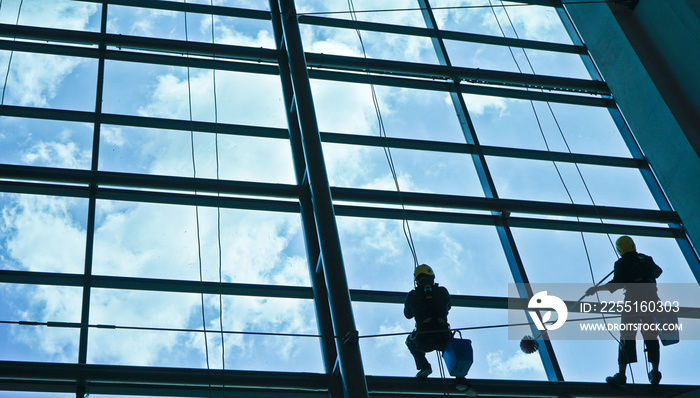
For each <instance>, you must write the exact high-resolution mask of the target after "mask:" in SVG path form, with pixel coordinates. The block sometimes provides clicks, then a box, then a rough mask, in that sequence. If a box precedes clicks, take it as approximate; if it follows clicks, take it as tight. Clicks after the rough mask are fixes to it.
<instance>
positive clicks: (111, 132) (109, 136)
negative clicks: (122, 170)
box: [100, 126, 125, 147]
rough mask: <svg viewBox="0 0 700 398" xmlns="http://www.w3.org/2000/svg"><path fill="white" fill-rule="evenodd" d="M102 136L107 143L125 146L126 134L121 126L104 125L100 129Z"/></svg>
mask: <svg viewBox="0 0 700 398" xmlns="http://www.w3.org/2000/svg"><path fill="white" fill-rule="evenodd" d="M100 137H101V138H102V139H104V140H105V142H106V143H107V144H110V145H114V146H118V147H121V146H124V143H125V141H124V134H123V133H122V129H121V128H120V127H111V126H102V128H101V129H100Z"/></svg>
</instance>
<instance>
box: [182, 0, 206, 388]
mask: <svg viewBox="0 0 700 398" xmlns="http://www.w3.org/2000/svg"><path fill="white" fill-rule="evenodd" d="M185 3H187V0H185ZM185 41H186V42H189V33H188V28H187V12H185ZM189 56H190V53H189V50H187V52H186V57H187V58H189ZM187 100H188V108H189V118H190V123H191V122H192V121H193V117H192V79H191V77H190V66H189V65H188V66H187ZM190 148H191V151H192V177H193V178H197V164H196V161H195V149H194V130H190ZM194 194H195V196H196V195H197V191H196V190H195V191H194ZM194 209H195V210H194V211H195V222H196V230H197V264H198V266H199V282H200V283H202V284H203V283H204V275H203V272H202V241H201V234H200V227H199V206H195V208H194ZM200 299H201V307H202V328H203V329H204V356H205V359H206V363H207V370H210V369H211V366H210V364H209V343H208V341H207V320H206V315H205V305H204V293H201V294H200ZM211 387H212V386H211V384H209V396H210V397H211Z"/></svg>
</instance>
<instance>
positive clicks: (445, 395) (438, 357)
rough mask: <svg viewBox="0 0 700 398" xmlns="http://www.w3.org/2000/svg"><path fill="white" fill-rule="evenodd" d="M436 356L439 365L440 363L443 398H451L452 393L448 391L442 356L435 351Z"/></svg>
mask: <svg viewBox="0 0 700 398" xmlns="http://www.w3.org/2000/svg"><path fill="white" fill-rule="evenodd" d="M435 356H436V357H437V363H438V369H440V378H441V379H442V380H443V383H442V396H443V397H449V396H450V393H449V391H448V390H447V378H446V377H445V367H444V366H443V363H442V358H441V355H440V351H438V350H435Z"/></svg>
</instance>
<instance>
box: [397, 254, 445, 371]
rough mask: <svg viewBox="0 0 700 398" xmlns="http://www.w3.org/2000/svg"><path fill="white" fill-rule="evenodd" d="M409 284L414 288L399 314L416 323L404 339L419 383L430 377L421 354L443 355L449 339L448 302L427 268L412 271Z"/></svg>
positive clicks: (427, 366) (428, 365) (425, 361)
mask: <svg viewBox="0 0 700 398" xmlns="http://www.w3.org/2000/svg"><path fill="white" fill-rule="evenodd" d="M413 280H414V283H415V288H414V289H413V290H411V291H410V292H409V293H408V295H407V296H406V301H405V303H404V309H403V313H404V315H405V316H406V318H408V319H411V318H415V320H416V329H415V330H414V331H413V333H411V335H409V336H408V338H407V339H406V345H407V346H408V350H409V351H410V352H411V355H413V359H414V360H415V362H416V369H418V373H417V374H416V377H418V378H421V379H422V378H426V377H428V375H430V374H431V373H432V367H431V366H430V362H428V360H427V359H426V358H425V353H426V352H430V351H434V350H438V351H443V350H444V349H445V346H446V345H447V343H448V342H449V341H450V339H451V338H452V333H451V332H450V325H449V324H448V323H447V313H448V312H449V310H450V308H451V306H452V301H451V299H450V293H449V292H448V291H447V289H445V288H444V287H442V286H438V284H437V283H435V273H434V272H433V269H432V268H430V266H428V265H426V264H421V265H419V266H418V267H416V269H415V270H414V272H413Z"/></svg>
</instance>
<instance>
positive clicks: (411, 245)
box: [348, 0, 418, 269]
mask: <svg viewBox="0 0 700 398" xmlns="http://www.w3.org/2000/svg"><path fill="white" fill-rule="evenodd" d="M348 8H349V9H350V16H351V18H352V20H353V22H355V23H356V22H357V14H356V12H355V5H354V3H353V1H352V0H348ZM355 32H356V33H357V37H358V38H359V40H360V47H361V48H362V55H363V58H364V61H365V72H366V73H367V75H368V76H370V72H369V67H368V64H367V51H366V49H365V43H364V40H362V34H361V33H360V29H359V28H355ZM370 90H371V93H372V104H373V105H374V112H375V114H376V116H377V124H378V128H379V136H380V137H381V138H383V139H384V143H385V145H384V146H383V149H384V156H385V157H386V159H387V163H389V170H390V171H391V176H392V178H393V179H394V185H395V186H396V191H397V193H398V195H399V202H400V203H401V213H402V214H403V221H402V228H403V233H404V236H405V237H406V242H407V243H408V247H409V249H410V250H411V255H412V256H413V268H414V269H415V268H417V267H418V255H417V254H416V247H415V245H414V243H413V235H412V234H411V226H410V224H409V222H408V219H407V218H406V206H405V205H404V202H403V195H402V193H401V188H400V186H399V178H398V175H397V174H396V168H395V167H394V159H393V157H392V155H391V148H390V147H389V144H388V139H387V135H386V129H385V127H384V120H383V118H382V113H381V110H380V107H379V99H378V97H377V92H376V90H375V89H374V84H373V83H372V84H370Z"/></svg>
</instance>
